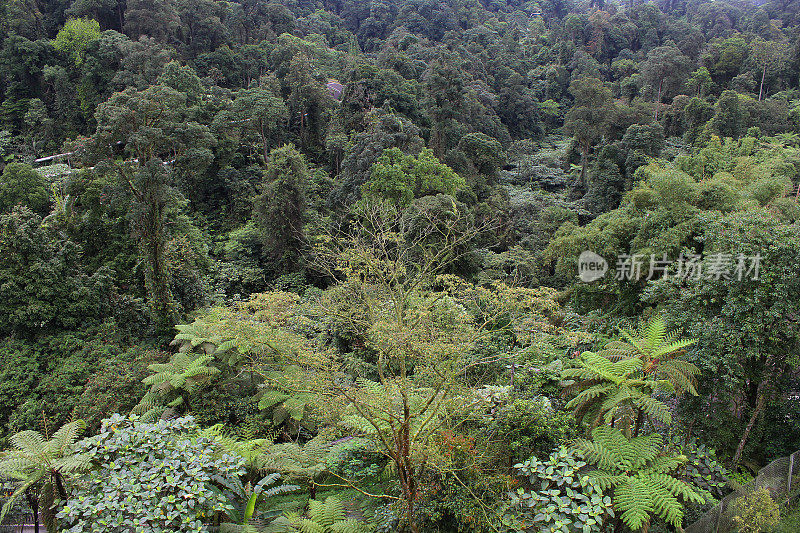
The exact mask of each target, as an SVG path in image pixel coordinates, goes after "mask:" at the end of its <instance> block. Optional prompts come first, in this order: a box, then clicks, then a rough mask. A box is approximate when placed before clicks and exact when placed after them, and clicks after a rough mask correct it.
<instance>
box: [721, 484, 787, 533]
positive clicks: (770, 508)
mask: <svg viewBox="0 0 800 533" xmlns="http://www.w3.org/2000/svg"><path fill="white" fill-rule="evenodd" d="M733 512H734V516H733V521H734V522H735V523H736V525H737V526H738V528H739V533H761V532H762V531H769V530H770V528H772V527H773V526H776V525H777V524H778V520H780V511H779V509H778V504H777V503H775V500H773V499H772V496H771V495H770V493H769V491H768V490H767V489H766V488H764V487H759V488H758V489H756V490H754V491H753V492H751V493H750V494H745V495H744V496H741V497H739V498H737V499H736V501H735V502H733Z"/></svg>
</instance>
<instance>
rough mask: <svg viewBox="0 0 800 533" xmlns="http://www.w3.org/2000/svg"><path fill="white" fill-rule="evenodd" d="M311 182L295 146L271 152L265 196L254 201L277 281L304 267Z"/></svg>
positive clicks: (265, 183) (265, 249)
mask: <svg viewBox="0 0 800 533" xmlns="http://www.w3.org/2000/svg"><path fill="white" fill-rule="evenodd" d="M308 180H309V172H308V167H307V166H306V162H305V159H304V158H303V156H302V155H301V154H300V152H298V151H297V149H296V148H295V147H294V145H285V146H282V147H281V148H276V149H275V150H273V151H272V152H270V155H269V160H268V163H267V168H266V170H265V171H264V181H263V184H262V189H263V192H262V194H260V195H259V196H257V197H256V198H255V199H254V200H253V217H254V220H255V222H256V227H257V228H258V230H259V231H260V232H261V238H262V240H263V243H264V251H265V255H266V258H267V260H268V261H269V264H270V268H271V269H273V272H275V274H276V277H277V275H278V274H282V273H284V272H286V271H292V270H294V269H297V268H298V267H299V266H300V264H301V263H300V261H301V258H302V251H301V250H302V248H303V247H304V246H305V243H306V237H305V230H304V227H303V225H304V223H305V221H306V217H307V215H306V187H307V183H308Z"/></svg>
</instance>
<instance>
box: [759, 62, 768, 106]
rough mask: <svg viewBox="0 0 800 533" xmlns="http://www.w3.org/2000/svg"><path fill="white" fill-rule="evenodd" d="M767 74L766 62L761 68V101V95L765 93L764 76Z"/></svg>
mask: <svg viewBox="0 0 800 533" xmlns="http://www.w3.org/2000/svg"><path fill="white" fill-rule="evenodd" d="M766 76H767V64H766V63H764V68H763V69H762V70H761V86H760V87H759V88H758V101H759V102H760V101H761V95H762V94H764V78H765V77H766Z"/></svg>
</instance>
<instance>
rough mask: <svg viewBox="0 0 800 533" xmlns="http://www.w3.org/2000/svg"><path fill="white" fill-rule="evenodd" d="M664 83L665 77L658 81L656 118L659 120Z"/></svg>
mask: <svg viewBox="0 0 800 533" xmlns="http://www.w3.org/2000/svg"><path fill="white" fill-rule="evenodd" d="M663 85H664V78H661V80H659V82H658V96H657V97H656V113H655V118H654V120H656V121H658V110H659V108H660V107H661V87H662V86H663Z"/></svg>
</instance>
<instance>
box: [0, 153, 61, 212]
mask: <svg viewBox="0 0 800 533" xmlns="http://www.w3.org/2000/svg"><path fill="white" fill-rule="evenodd" d="M49 188H50V187H49V184H48V183H47V181H46V180H45V179H44V177H42V176H41V174H39V173H38V172H36V171H35V170H34V169H33V168H31V167H30V166H28V165H26V164H24V163H9V164H8V165H6V166H5V168H4V169H3V176H2V178H1V179H0V211H2V212H3V213H8V212H11V210H12V209H13V208H14V206H15V205H24V206H27V207H28V208H30V210H31V211H33V212H34V213H38V214H40V215H45V214H47V213H48V212H49V211H50V191H49Z"/></svg>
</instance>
